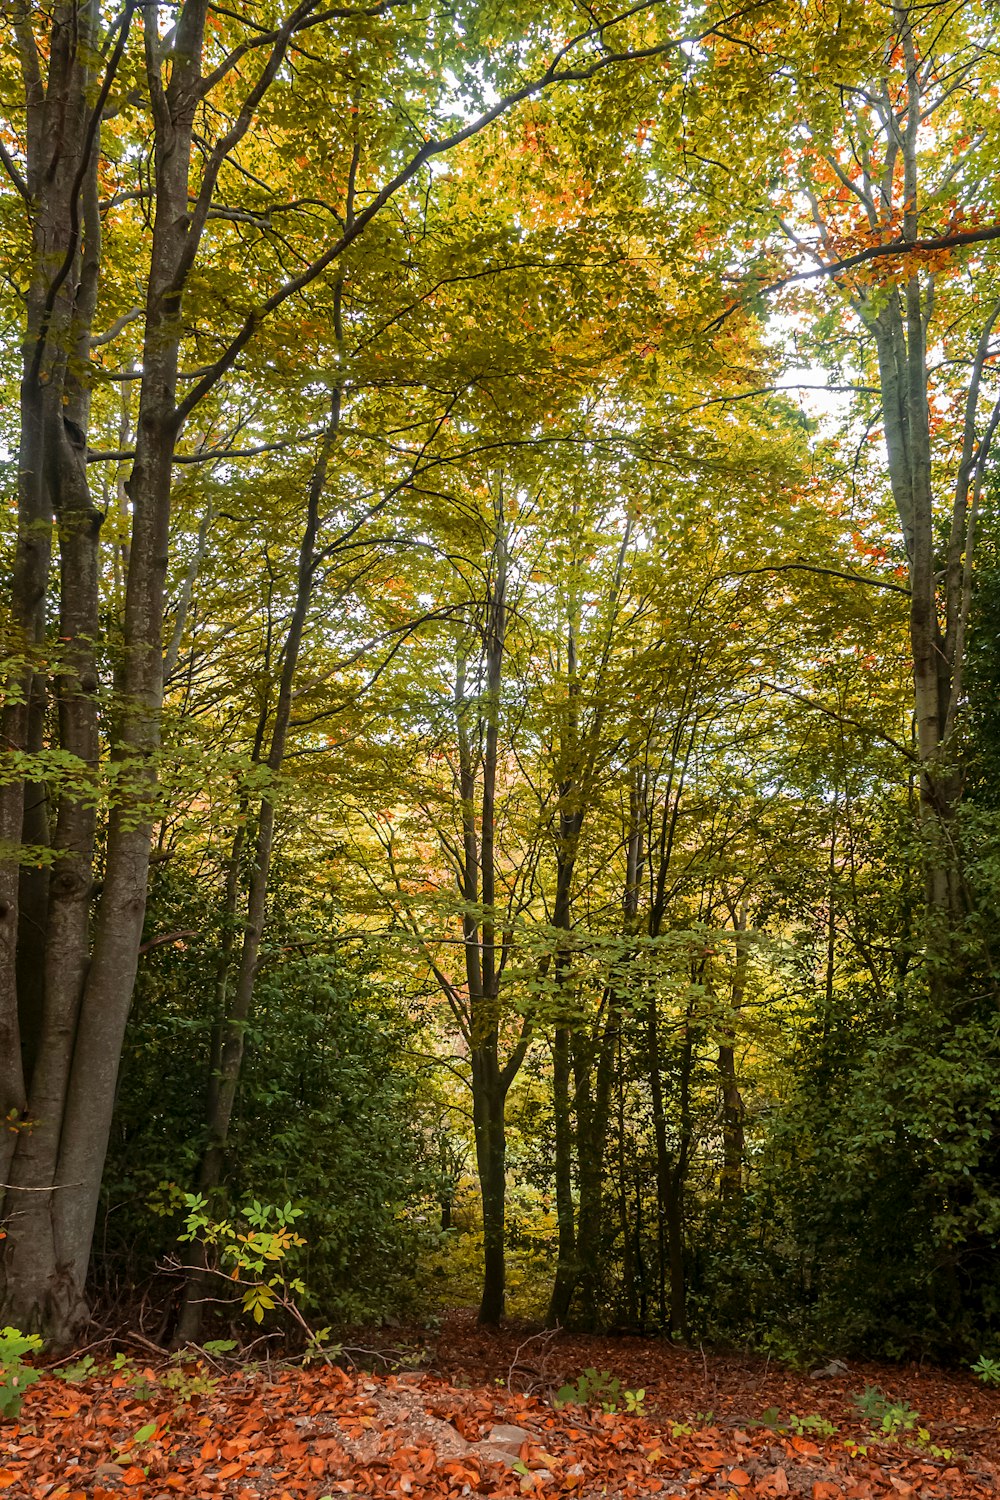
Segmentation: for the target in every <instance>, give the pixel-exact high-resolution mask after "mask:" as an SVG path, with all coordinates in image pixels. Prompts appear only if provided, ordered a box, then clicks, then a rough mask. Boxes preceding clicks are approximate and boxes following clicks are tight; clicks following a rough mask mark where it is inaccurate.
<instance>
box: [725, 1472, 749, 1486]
mask: <svg viewBox="0 0 1000 1500" xmlns="http://www.w3.org/2000/svg"><path fill="white" fill-rule="evenodd" d="M729 1483H730V1484H735V1485H736V1486H737V1488H738V1489H742V1488H743V1486H744V1485H745V1484H749V1483H750V1475H749V1474H748V1473H747V1471H746V1469H732V1470H731V1471H730V1474H729Z"/></svg>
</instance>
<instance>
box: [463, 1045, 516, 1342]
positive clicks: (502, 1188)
mask: <svg viewBox="0 0 1000 1500" xmlns="http://www.w3.org/2000/svg"><path fill="white" fill-rule="evenodd" d="M471 1061H472V1081H473V1094H472V1100H473V1103H472V1110H473V1122H474V1129H475V1137H476V1166H477V1169H478V1171H479V1182H480V1188H481V1192H482V1202H483V1294H482V1298H481V1299H480V1303H479V1322H480V1323H483V1324H485V1325H487V1326H488V1327H495V1326H496V1325H497V1324H498V1323H500V1321H501V1320H502V1318H503V1314H504V1301H505V1296H506V1267H505V1261H504V1220H505V1209H506V1196H507V1179H506V1162H507V1136H506V1129H505V1120H504V1105H505V1100H506V1092H505V1090H504V1088H503V1086H502V1082H501V1079H500V1074H499V1069H498V1068H497V1064H496V1053H495V1050H494V1049H493V1047H492V1046H489V1045H487V1046H486V1047H483V1048H475V1049H474V1050H473V1052H472V1058H471Z"/></svg>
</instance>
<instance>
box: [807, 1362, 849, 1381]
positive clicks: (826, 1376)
mask: <svg viewBox="0 0 1000 1500" xmlns="http://www.w3.org/2000/svg"><path fill="white" fill-rule="evenodd" d="M850 1373H851V1372H850V1370H849V1369H848V1367H847V1365H845V1364H844V1361H843V1360H842V1359H831V1361H830V1363H829V1364H828V1365H821V1366H820V1368H819V1369H818V1370H810V1371H809V1379H810V1380H836V1379H838V1377H840V1376H842V1375H849V1374H850Z"/></svg>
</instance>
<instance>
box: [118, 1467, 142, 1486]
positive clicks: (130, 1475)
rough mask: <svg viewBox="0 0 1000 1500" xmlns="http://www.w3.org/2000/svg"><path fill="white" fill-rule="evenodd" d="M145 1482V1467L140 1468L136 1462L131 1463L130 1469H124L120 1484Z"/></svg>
mask: <svg viewBox="0 0 1000 1500" xmlns="http://www.w3.org/2000/svg"><path fill="white" fill-rule="evenodd" d="M145 1482H146V1471H145V1469H140V1468H139V1465H138V1464H133V1465H132V1467H131V1468H130V1469H126V1470H125V1473H124V1474H123V1475H122V1484H145Z"/></svg>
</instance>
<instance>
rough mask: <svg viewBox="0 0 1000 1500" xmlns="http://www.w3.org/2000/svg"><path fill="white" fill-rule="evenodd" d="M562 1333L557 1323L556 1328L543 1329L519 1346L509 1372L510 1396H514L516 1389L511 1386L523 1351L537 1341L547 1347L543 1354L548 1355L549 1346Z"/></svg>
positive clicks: (508, 1385)
mask: <svg viewBox="0 0 1000 1500" xmlns="http://www.w3.org/2000/svg"><path fill="white" fill-rule="evenodd" d="M560 1333H562V1329H561V1328H560V1327H559V1324H558V1323H557V1324H556V1326H555V1327H554V1328H543V1329H542V1331H541V1333H533V1334H532V1335H531V1336H530V1338H526V1339H525V1340H524V1341H523V1343H520V1344H518V1346H517V1348H516V1349H515V1350H514V1358H513V1359H512V1360H511V1362H510V1367H509V1369H508V1370H507V1389H508V1391H509V1392H510V1394H511V1395H512V1396H513V1394H514V1388H513V1386H512V1385H511V1381H512V1380H513V1378H514V1371H515V1370H516V1369H517V1366H518V1360H519V1358H520V1355H521V1350H522V1349H527V1347H528V1345H529V1344H534V1343H536V1342H537V1341H541V1342H542V1344H543V1345H544V1346H545V1347H544V1349H543V1353H546V1354H547V1353H548V1347H547V1346H548V1345H549V1344H551V1342H552V1340H553V1339H554V1338H556V1337H557V1335H559V1334H560ZM525 1394H527V1392H525Z"/></svg>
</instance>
